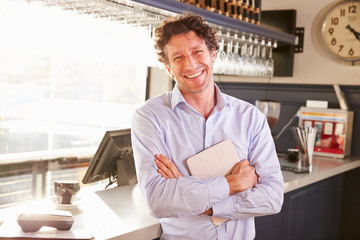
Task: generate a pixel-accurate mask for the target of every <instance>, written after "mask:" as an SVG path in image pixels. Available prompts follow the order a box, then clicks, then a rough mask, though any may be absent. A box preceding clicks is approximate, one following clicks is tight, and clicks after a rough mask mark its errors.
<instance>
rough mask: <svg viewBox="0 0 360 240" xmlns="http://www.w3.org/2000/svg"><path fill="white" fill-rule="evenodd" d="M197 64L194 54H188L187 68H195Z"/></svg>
mask: <svg viewBox="0 0 360 240" xmlns="http://www.w3.org/2000/svg"><path fill="white" fill-rule="evenodd" d="M195 65H196V60H195V59H194V58H193V57H192V56H187V57H186V61H185V67H186V68H187V69H193V68H194V67H195Z"/></svg>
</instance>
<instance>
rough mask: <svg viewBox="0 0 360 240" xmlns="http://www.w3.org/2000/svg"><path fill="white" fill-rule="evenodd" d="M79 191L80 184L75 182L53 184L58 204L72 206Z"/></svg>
mask: <svg viewBox="0 0 360 240" xmlns="http://www.w3.org/2000/svg"><path fill="white" fill-rule="evenodd" d="M79 190H80V183H79V181H77V180H56V181H55V182H54V191H55V195H56V199H57V203H58V204H72V203H73V201H74V199H75V196H76V194H77V193H78V192H79Z"/></svg>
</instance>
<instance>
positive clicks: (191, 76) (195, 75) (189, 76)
mask: <svg viewBox="0 0 360 240" xmlns="http://www.w3.org/2000/svg"><path fill="white" fill-rule="evenodd" d="M203 72H204V70H201V71H199V72H197V73H194V74H192V75H185V77H186V78H190V79H191V78H196V77H198V76H200V75H201V74H202V73H203Z"/></svg>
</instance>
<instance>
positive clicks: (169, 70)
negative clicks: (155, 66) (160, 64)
mask: <svg viewBox="0 0 360 240" xmlns="http://www.w3.org/2000/svg"><path fill="white" fill-rule="evenodd" d="M164 67H165V69H166V71H167V72H168V74H169V75H170V77H171V78H172V79H174V74H173V73H172V71H171V69H170V68H169V66H168V65H164Z"/></svg>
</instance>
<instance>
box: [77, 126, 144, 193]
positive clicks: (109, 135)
mask: <svg viewBox="0 0 360 240" xmlns="http://www.w3.org/2000/svg"><path fill="white" fill-rule="evenodd" d="M106 178H109V185H111V184H113V183H114V182H117V184H118V186H124V185H130V184H134V183H136V182H137V178H136V171H135V163H134V157H133V151H132V147H131V135H130V129H122V130H112V131H107V132H105V135H104V137H103V139H102V141H101V143H100V145H99V147H98V149H97V151H96V153H95V155H94V157H93V158H92V160H91V161H90V165H89V167H88V169H87V171H86V173H85V176H84V178H83V180H82V182H83V183H84V184H88V183H92V182H96V181H100V180H103V179H106ZM109 185H108V186H109Z"/></svg>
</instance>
